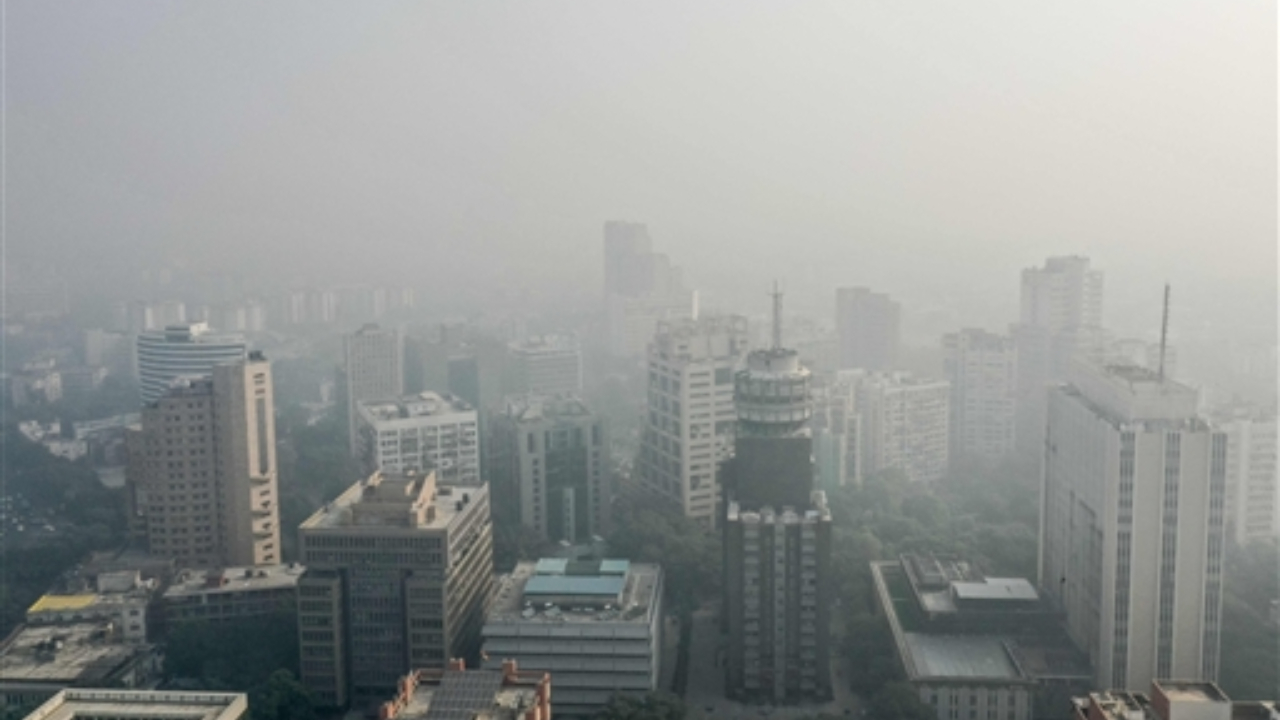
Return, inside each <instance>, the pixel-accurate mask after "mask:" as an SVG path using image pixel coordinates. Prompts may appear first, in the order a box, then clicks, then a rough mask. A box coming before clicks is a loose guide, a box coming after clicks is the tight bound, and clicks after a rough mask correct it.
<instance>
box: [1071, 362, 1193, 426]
mask: <svg viewBox="0 0 1280 720" xmlns="http://www.w3.org/2000/svg"><path fill="white" fill-rule="evenodd" d="M1070 381H1071V384H1072V385H1073V386H1075V387H1076V388H1077V389H1078V391H1079V393H1080V394H1081V396H1083V397H1086V398H1088V400H1089V402H1090V403H1091V404H1092V405H1093V407H1094V408H1096V409H1097V411H1098V412H1099V414H1101V415H1105V416H1106V417H1108V418H1109V419H1111V420H1112V421H1114V422H1116V423H1124V422H1139V421H1160V420H1164V421H1174V422H1181V421H1184V420H1186V419H1187V418H1192V417H1195V416H1196V413H1197V406H1198V405H1199V400H1200V394H1199V393H1198V392H1197V391H1196V390H1195V388H1191V387H1188V386H1186V385H1183V384H1181V383H1178V382H1175V381H1173V380H1170V379H1169V378H1168V377H1165V378H1164V379H1163V380H1161V379H1160V375H1159V374H1158V373H1157V372H1156V371H1154V370H1149V369H1147V368H1144V367H1138V366H1137V365H1106V366H1102V367H1098V366H1094V365H1089V364H1085V363H1076V364H1075V365H1074V366H1073V367H1072V372H1071V375H1070Z"/></svg>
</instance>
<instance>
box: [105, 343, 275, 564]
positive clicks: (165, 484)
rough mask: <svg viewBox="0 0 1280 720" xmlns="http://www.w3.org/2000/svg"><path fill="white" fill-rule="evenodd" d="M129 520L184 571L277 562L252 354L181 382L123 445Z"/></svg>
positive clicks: (261, 386)
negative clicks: (126, 458)
mask: <svg viewBox="0 0 1280 720" xmlns="http://www.w3.org/2000/svg"><path fill="white" fill-rule="evenodd" d="M127 442H128V448H129V465H128V468H127V470H126V483H127V485H128V490H129V493H128V495H129V499H130V502H131V513H130V519H131V522H132V524H133V526H134V529H135V530H136V532H137V533H138V534H139V535H143V536H145V538H146V540H147V542H148V544H149V546H150V548H151V552H152V553H154V554H156V555H160V556H162V557H171V558H173V559H174V560H176V561H177V562H178V563H179V564H180V565H183V566H186V567H220V566H224V565H270V564H274V563H277V562H279V561H280V557H281V555H280V527H279V508H278V500H277V488H276V452H275V447H276V443H275V415H274V400H273V396H272V383H271V365H270V363H268V362H267V360H266V359H264V358H263V357H262V355H261V354H258V353H252V354H250V356H249V359H248V360H247V361H244V362H237V363H230V364H226V365H217V366H215V367H214V368H213V373H212V376H211V377H193V378H179V379H178V380H175V381H174V383H173V385H172V386H171V387H170V388H169V390H168V392H167V394H165V395H163V396H162V397H161V398H160V399H159V400H157V401H156V402H154V403H151V404H149V405H147V406H146V407H144V408H143V410H142V425H141V429H134V430H131V431H130V433H129V437H128V438H127Z"/></svg>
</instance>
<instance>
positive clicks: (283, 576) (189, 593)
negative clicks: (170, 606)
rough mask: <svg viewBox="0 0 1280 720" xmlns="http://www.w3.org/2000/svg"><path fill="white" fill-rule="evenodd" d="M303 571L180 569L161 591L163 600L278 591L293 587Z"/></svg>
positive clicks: (287, 568) (278, 567) (290, 567)
mask: <svg viewBox="0 0 1280 720" xmlns="http://www.w3.org/2000/svg"><path fill="white" fill-rule="evenodd" d="M306 571H307V569H306V568H305V567H303V566H302V565H300V564H298V563H292V564H291V565H263V566H259V567H229V568H224V569H222V570H183V571H181V572H179V573H178V575H177V577H175V578H174V579H173V584H172V585H170V586H169V589H168V590H166V591H165V593H164V597H165V599H166V600H174V599H178V598H183V597H195V596H200V595H210V594H217V593H235V592H249V591H254V590H279V589H285V588H291V587H296V586H297V585H298V578H300V577H302V574H303V573H304V572H306Z"/></svg>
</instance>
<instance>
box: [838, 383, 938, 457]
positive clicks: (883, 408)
mask: <svg viewBox="0 0 1280 720" xmlns="http://www.w3.org/2000/svg"><path fill="white" fill-rule="evenodd" d="M837 379H838V380H839V381H840V382H846V383H850V384H852V385H853V386H854V387H855V390H854V392H855V400H854V405H855V407H856V409H857V413H858V419H859V423H860V425H861V428H860V429H861V433H862V439H861V443H860V448H859V449H860V452H861V462H862V472H863V473H864V474H866V475H870V474H872V473H876V472H881V471H884V470H890V469H896V470H901V471H902V472H903V473H905V474H906V476H907V478H908V479H909V480H910V481H911V482H937V481H939V480H941V479H942V478H943V477H944V476H946V474H947V467H948V465H947V463H948V454H949V446H950V404H951V385H950V383H948V382H947V381H946V380H936V379H930V378H918V377H915V376H914V375H912V374H910V373H905V372H892V373H872V372H865V371H861V370H841V371H840V372H839V373H837Z"/></svg>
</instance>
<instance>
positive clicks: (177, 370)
mask: <svg viewBox="0 0 1280 720" xmlns="http://www.w3.org/2000/svg"><path fill="white" fill-rule="evenodd" d="M134 356H135V358H136V359H137V363H138V372H137V377H138V386H139V394H140V395H141V397H142V404H143V405H148V404H150V403H153V402H155V401H156V400H159V399H160V397H161V396H163V395H164V394H165V392H167V391H168V390H169V385H170V384H171V383H172V382H173V381H174V380H175V379H177V378H180V377H200V376H204V375H208V374H209V373H211V372H212V371H213V366H214V365H221V364H223V363H233V362H239V361H243V360H244V359H245V358H247V357H248V356H249V351H248V347H247V346H246V345H245V342H244V338H243V337H241V336H239V335H232V334H220V333H215V332H214V331H213V330H211V329H210V328H209V326H208V325H207V324H205V323H180V324H176V325H168V326H165V328H164V329H163V330H149V331H145V332H141V333H139V334H138V339H137V349H136V351H135V353H134Z"/></svg>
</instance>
